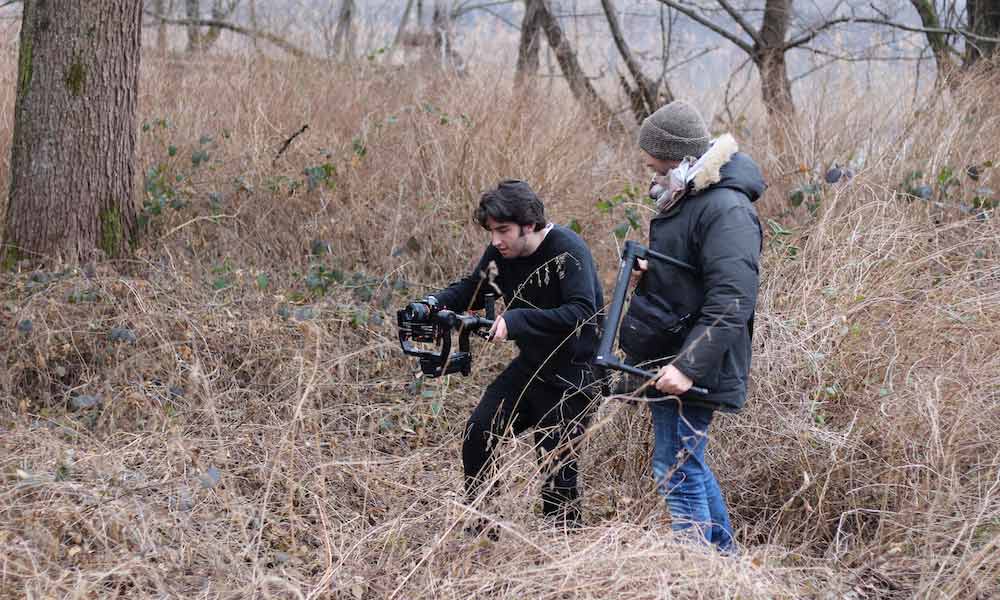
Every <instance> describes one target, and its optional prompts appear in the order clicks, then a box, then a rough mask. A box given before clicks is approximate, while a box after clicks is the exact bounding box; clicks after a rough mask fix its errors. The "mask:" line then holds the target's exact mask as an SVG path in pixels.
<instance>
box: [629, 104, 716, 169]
mask: <svg viewBox="0 0 1000 600" xmlns="http://www.w3.org/2000/svg"><path fill="white" fill-rule="evenodd" d="M708 140H709V135H708V127H706V126H705V121H703V120H702V118H701V115H700V114H698V109H696V108H695V107H693V106H691V105H690V104H688V103H687V102H684V101H683V100H674V101H673V102H671V103H670V104H667V105H664V106H661V107H660V109H659V110H658V111H656V112H655V113H653V114H651V115H649V116H648V117H646V119H645V120H644V121H643V122H642V127H640V128H639V147H640V148H642V149H643V150H645V151H646V152H647V153H649V155H650V156H652V157H653V158H656V159H659V160H684V157H686V156H693V157H695V158H698V157H700V156H701V155H702V154H704V153H705V151H706V150H708Z"/></svg>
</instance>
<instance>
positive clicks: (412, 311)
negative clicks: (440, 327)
mask: <svg viewBox="0 0 1000 600" xmlns="http://www.w3.org/2000/svg"><path fill="white" fill-rule="evenodd" d="M430 316H431V307H429V306H427V305H426V304H424V303H423V302H413V303H411V304H410V305H409V306H407V307H406V318H407V320H409V321H418V322H421V321H426V320H427V319H428V318H429V317H430Z"/></svg>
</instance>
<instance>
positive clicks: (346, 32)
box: [333, 0, 354, 61]
mask: <svg viewBox="0 0 1000 600" xmlns="http://www.w3.org/2000/svg"><path fill="white" fill-rule="evenodd" d="M353 25H354V0H343V3H342V4H341V5H340V14H339V15H338V16H337V31H336V32H335V33H334V34H333V54H334V57H336V58H337V59H338V60H344V61H351V60H353V59H354V32H353Z"/></svg>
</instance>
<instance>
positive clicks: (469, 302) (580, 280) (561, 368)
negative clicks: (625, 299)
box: [434, 225, 604, 385]
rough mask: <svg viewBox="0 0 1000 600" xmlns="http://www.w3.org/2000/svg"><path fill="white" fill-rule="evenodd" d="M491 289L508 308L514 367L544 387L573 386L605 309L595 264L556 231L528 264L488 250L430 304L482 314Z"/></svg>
mask: <svg viewBox="0 0 1000 600" xmlns="http://www.w3.org/2000/svg"><path fill="white" fill-rule="evenodd" d="M491 262H492V263H494V264H495V265H496V274H495V276H494V277H493V284H494V286H495V287H494V286H491V285H490V283H489V279H490V276H489V273H490V272H491V269H490V266H489V265H490V263H491ZM497 288H499V291H500V293H501V294H502V295H503V298H504V302H505V304H506V306H507V310H506V311H504V313H503V315H502V316H503V318H504V321H505V322H506V323H507V337H508V338H509V339H511V340H513V341H514V342H515V343H516V344H517V347H518V349H519V350H520V351H521V353H520V356H518V358H517V359H516V360H518V361H522V362H523V366H525V367H527V368H528V369H530V370H531V372H533V373H534V372H535V371H536V370H537V371H538V374H539V377H541V378H542V379H543V380H544V381H546V382H549V383H553V384H557V385H558V384H566V383H567V382H573V383H574V384H577V385H579V382H580V374H581V371H586V370H588V369H589V364H590V361H591V360H592V359H593V357H594V353H595V352H596V351H597V344H598V339H599V337H598V336H599V333H598V328H599V326H600V324H601V322H600V315H599V314H597V313H598V311H600V310H601V309H602V308H603V307H604V298H603V295H602V293H601V284H600V281H599V280H598V278H597V269H596V268H595V266H594V259H593V257H592V256H591V254H590V249H589V248H587V245H586V244H585V243H584V241H583V240H582V239H580V236H578V235H577V234H576V233H574V232H573V231H572V230H570V229H567V228H565V227H562V226H559V225H555V226H553V227H552V229H551V230H550V231H549V232H548V234H546V236H545V239H544V240H542V243H541V244H539V246H538V248H537V249H536V250H535V251H534V252H533V253H532V254H531V255H530V256H524V257H518V258H509V259H508V258H504V257H503V256H502V255H501V254H500V251H499V250H497V249H496V248H494V247H493V246H492V245H490V246H488V247H487V248H486V251H485V252H484V253H483V256H482V258H480V259H479V264H478V265H476V268H475V269H473V271H472V273H470V274H469V275H468V276H466V277H464V278H463V279H460V280H459V281H456V282H455V283H453V284H451V285H450V286H448V288H446V289H444V290H442V291H440V292H438V293H437V294H434V296H435V297H436V298H437V300H438V302H439V303H440V304H441V305H443V306H444V307H446V308H448V309H450V310H454V311H456V312H462V311H466V310H477V309H480V308H482V307H483V295H484V294H486V293H490V292H492V293H494V294H496V293H497Z"/></svg>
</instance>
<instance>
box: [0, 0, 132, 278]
mask: <svg viewBox="0 0 1000 600" xmlns="http://www.w3.org/2000/svg"><path fill="white" fill-rule="evenodd" d="M141 16H142V0H72V1H70V0H67V1H65V2H54V1H52V0H27V2H25V5H24V16H23V23H22V27H21V41H20V50H19V53H20V57H19V65H18V79H17V100H16V104H15V109H14V115H15V116H14V119H15V122H14V139H13V144H12V151H11V186H10V201H9V203H8V207H7V218H6V226H5V233H4V237H3V254H2V257H0V258H2V260H0V266H6V267H10V266H12V264H13V262H14V261H16V260H17V259H20V258H25V259H32V260H38V261H43V262H49V263H52V262H62V261H69V262H75V261H77V260H89V259H90V258H92V257H94V256H97V255H100V254H101V253H103V254H104V255H105V256H111V257H115V256H123V255H125V254H126V253H127V252H128V251H129V249H130V245H131V242H132V240H133V235H134V234H135V223H136V210H135V204H134V197H133V188H134V182H135V176H136V119H137V112H136V109H137V105H138V89H139V49H140V39H141V38H140V34H141V26H142V22H141Z"/></svg>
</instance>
